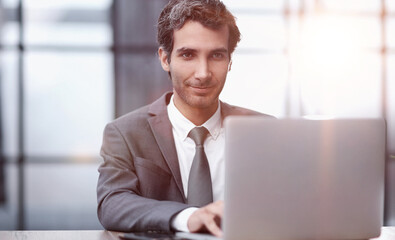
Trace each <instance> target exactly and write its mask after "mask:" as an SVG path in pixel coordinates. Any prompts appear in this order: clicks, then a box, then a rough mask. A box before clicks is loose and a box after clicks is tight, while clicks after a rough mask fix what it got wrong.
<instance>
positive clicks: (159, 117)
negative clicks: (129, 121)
mask: <svg viewBox="0 0 395 240" xmlns="http://www.w3.org/2000/svg"><path fill="white" fill-rule="evenodd" d="M170 97H171V93H166V94H165V95H163V96H162V97H161V98H159V99H158V100H157V101H155V102H154V103H152V104H151V106H150V109H149V112H150V114H151V115H152V116H151V117H150V118H148V122H149V124H150V126H151V130H152V133H153V135H154V137H155V140H156V142H157V144H158V146H159V149H160V150H161V152H162V154H163V157H164V159H165V161H166V163H167V165H168V166H169V169H170V171H171V173H172V175H173V177H174V180H175V182H176V184H177V187H178V190H179V191H180V193H181V194H182V196H183V198H184V199H185V194H184V189H183V186H182V180H181V174H180V166H179V163H178V157H177V150H176V147H175V145H174V137H173V130H172V126H171V123H170V120H169V117H168V114H167V103H168V101H169V99H170Z"/></svg>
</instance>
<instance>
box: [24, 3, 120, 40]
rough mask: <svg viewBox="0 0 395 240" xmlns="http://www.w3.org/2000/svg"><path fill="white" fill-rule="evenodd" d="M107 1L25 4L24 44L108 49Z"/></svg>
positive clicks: (109, 32) (109, 33)
mask: <svg viewBox="0 0 395 240" xmlns="http://www.w3.org/2000/svg"><path fill="white" fill-rule="evenodd" d="M110 3H111V1H109V0H101V1H91V0H90V1H74V0H72V1H48V0H38V1H27V2H26V6H25V11H24V13H25V23H26V34H25V36H26V43H27V44H28V45H29V44H38V45H47V44H48V45H86V46H109V45H111V42H112V36H111V26H110V23H109V9H110Z"/></svg>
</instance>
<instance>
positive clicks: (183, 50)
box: [176, 47, 197, 53]
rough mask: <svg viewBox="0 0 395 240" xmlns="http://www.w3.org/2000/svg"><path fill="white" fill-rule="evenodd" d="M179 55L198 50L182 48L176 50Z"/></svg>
mask: <svg viewBox="0 0 395 240" xmlns="http://www.w3.org/2000/svg"><path fill="white" fill-rule="evenodd" d="M176 52H177V53H183V52H197V51H196V49H193V48H187V47H182V48H179V49H177V50H176Z"/></svg>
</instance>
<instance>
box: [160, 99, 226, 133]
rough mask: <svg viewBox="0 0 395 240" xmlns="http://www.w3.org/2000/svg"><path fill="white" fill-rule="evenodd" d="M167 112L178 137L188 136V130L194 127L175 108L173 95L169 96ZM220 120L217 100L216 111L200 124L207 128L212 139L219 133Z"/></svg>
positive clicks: (219, 108) (219, 107) (219, 106)
mask: <svg viewBox="0 0 395 240" xmlns="http://www.w3.org/2000/svg"><path fill="white" fill-rule="evenodd" d="M167 112H168V115H169V120H170V122H171V124H172V125H173V129H174V130H175V133H176V134H177V136H178V137H180V138H181V139H182V140H183V141H185V139H186V138H187V137H188V134H189V132H190V131H191V130H192V129H193V128H194V127H196V125H195V124H193V123H192V122H191V121H189V120H188V119H187V118H186V117H185V116H184V115H182V113H181V112H180V111H179V110H178V109H177V108H176V106H175V105H174V101H173V96H171V99H170V102H169V104H168V105H167ZM221 125H222V121H221V104H219V101H218V108H217V111H216V112H215V113H214V114H213V116H211V117H210V118H209V119H208V120H207V121H206V122H205V123H203V124H202V126H203V127H205V128H207V130H208V131H209V133H210V135H211V136H212V138H213V139H214V140H216V139H217V137H218V136H219V134H220V130H221V127H222V126H221Z"/></svg>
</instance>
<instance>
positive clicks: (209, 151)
mask: <svg viewBox="0 0 395 240" xmlns="http://www.w3.org/2000/svg"><path fill="white" fill-rule="evenodd" d="M220 108H221V107H220V104H219V102H218V108H217V111H216V112H215V113H214V115H213V116H211V117H210V119H208V120H207V121H206V122H205V123H203V124H202V125H201V126H203V127H205V128H207V130H208V131H209V135H208V136H207V138H206V140H205V142H204V151H205V153H206V156H207V159H208V163H209V166H210V174H211V181H212V189H213V200H214V201H217V200H223V199H224V184H225V166H224V165H225V162H224V154H225V152H224V147H225V134H224V129H223V128H222V121H221V109H220ZM167 112H168V115H169V119H170V122H171V124H172V126H173V136H174V143H175V146H176V150H177V157H178V162H179V166H180V173H181V179H182V186H183V189H184V193H185V196H188V177H189V171H190V169H191V166H192V161H193V157H194V156H195V142H194V141H193V140H192V139H191V138H189V137H188V134H189V132H190V131H191V130H192V129H193V128H194V127H196V126H195V125H194V124H193V123H192V122H191V121H189V120H188V119H187V118H186V117H185V116H184V115H182V113H181V112H180V111H179V110H178V109H177V108H176V106H175V105H174V102H173V96H172V97H171V99H170V103H169V105H168V106H167ZM196 209H197V208H187V209H185V210H184V211H181V212H180V213H179V214H178V215H177V216H176V217H175V218H173V221H172V223H171V224H172V227H173V228H175V229H176V230H179V231H186V232H187V231H188V227H187V220H188V218H189V216H190V215H192V213H193V212H194V211H195V210H196Z"/></svg>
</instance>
